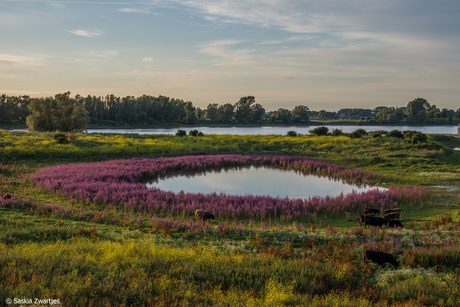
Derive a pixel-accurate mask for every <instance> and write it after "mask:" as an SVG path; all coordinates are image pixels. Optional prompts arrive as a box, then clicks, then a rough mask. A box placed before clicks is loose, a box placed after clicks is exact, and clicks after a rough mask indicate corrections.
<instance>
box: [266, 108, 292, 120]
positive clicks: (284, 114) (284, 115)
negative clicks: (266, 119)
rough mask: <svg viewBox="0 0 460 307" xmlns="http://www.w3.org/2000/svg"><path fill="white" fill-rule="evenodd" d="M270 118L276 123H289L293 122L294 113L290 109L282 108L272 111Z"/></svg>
mask: <svg viewBox="0 0 460 307" xmlns="http://www.w3.org/2000/svg"><path fill="white" fill-rule="evenodd" d="M270 120H271V121H273V122H276V123H281V124H289V123H292V113H291V111H289V110H288V109H283V108H280V109H278V110H277V111H275V112H273V113H272V115H271V116H270Z"/></svg>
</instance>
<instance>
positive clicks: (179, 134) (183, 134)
mask: <svg viewBox="0 0 460 307" xmlns="http://www.w3.org/2000/svg"><path fill="white" fill-rule="evenodd" d="M186 135H187V132H185V131H184V130H180V129H179V130H177V132H176V136H180V137H183V136H186Z"/></svg>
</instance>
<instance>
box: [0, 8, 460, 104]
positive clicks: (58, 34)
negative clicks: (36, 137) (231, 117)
mask: <svg viewBox="0 0 460 307" xmlns="http://www.w3.org/2000/svg"><path fill="white" fill-rule="evenodd" d="M459 34H460V1H458V0H440V1H432V0H430V1H427V0H405V1H400V0H398V1H396V0H386V1H373V0H349V1H343V0H321V1H319V0H307V1H299V0H295V1H282V0H265V1H256V0H246V1H243V0H234V1H228V0H227V1H221V0H215V1H208V0H201V1H198V0H184V1H181V0H172V1H156V0H152V1H148V0H145V1H73V0H69V1H66V0H61V1H60V0H56V1H47V0H37V1H29V0H0V41H1V44H0V93H4V94H7V95H19V94H28V95H31V96H33V97H37V96H49V95H54V94H56V93H59V92H65V91H71V92H72V95H75V94H80V95H83V96H86V95H88V94H91V95H106V94H115V95H117V96H126V95H132V96H139V95H142V94H148V95H153V96H158V95H164V96H169V97H174V98H181V99H184V100H190V101H192V102H193V104H194V105H195V106H199V107H206V106H207V105H208V104H209V103H219V104H222V103H228V102H230V103H234V102H236V101H237V100H238V99H239V98H240V97H241V96H247V95H253V96H255V97H256V101H257V102H258V103H261V104H262V105H263V106H264V107H265V108H266V109H268V110H274V109H278V108H281V107H283V108H288V109H292V108H293V107H294V106H296V105H299V104H303V105H307V106H309V107H310V109H313V110H320V109H326V110H338V109H340V108H344V107H363V108H374V107H376V106H380V105H387V106H405V105H407V102H409V101H410V100H413V99H415V98H417V97H423V98H426V99H427V100H428V101H429V102H430V103H431V104H436V105H437V106H438V107H446V108H452V109H455V110H457V109H458V108H459V107H460V98H459V97H460V35H459Z"/></svg>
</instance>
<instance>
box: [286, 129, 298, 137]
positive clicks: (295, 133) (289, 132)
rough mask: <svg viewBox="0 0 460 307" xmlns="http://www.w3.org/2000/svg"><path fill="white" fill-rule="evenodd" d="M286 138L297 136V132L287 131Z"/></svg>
mask: <svg viewBox="0 0 460 307" xmlns="http://www.w3.org/2000/svg"><path fill="white" fill-rule="evenodd" d="M287 136H297V131H292V130H291V131H288V132H287Z"/></svg>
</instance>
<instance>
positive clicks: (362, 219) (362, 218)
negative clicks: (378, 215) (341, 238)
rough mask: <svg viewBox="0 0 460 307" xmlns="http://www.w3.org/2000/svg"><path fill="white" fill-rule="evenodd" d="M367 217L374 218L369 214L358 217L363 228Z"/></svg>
mask: <svg viewBox="0 0 460 307" xmlns="http://www.w3.org/2000/svg"><path fill="white" fill-rule="evenodd" d="M366 216H373V215H367V214H362V215H360V216H359V217H358V221H359V225H361V226H363V225H364V218H365V217H366Z"/></svg>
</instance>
